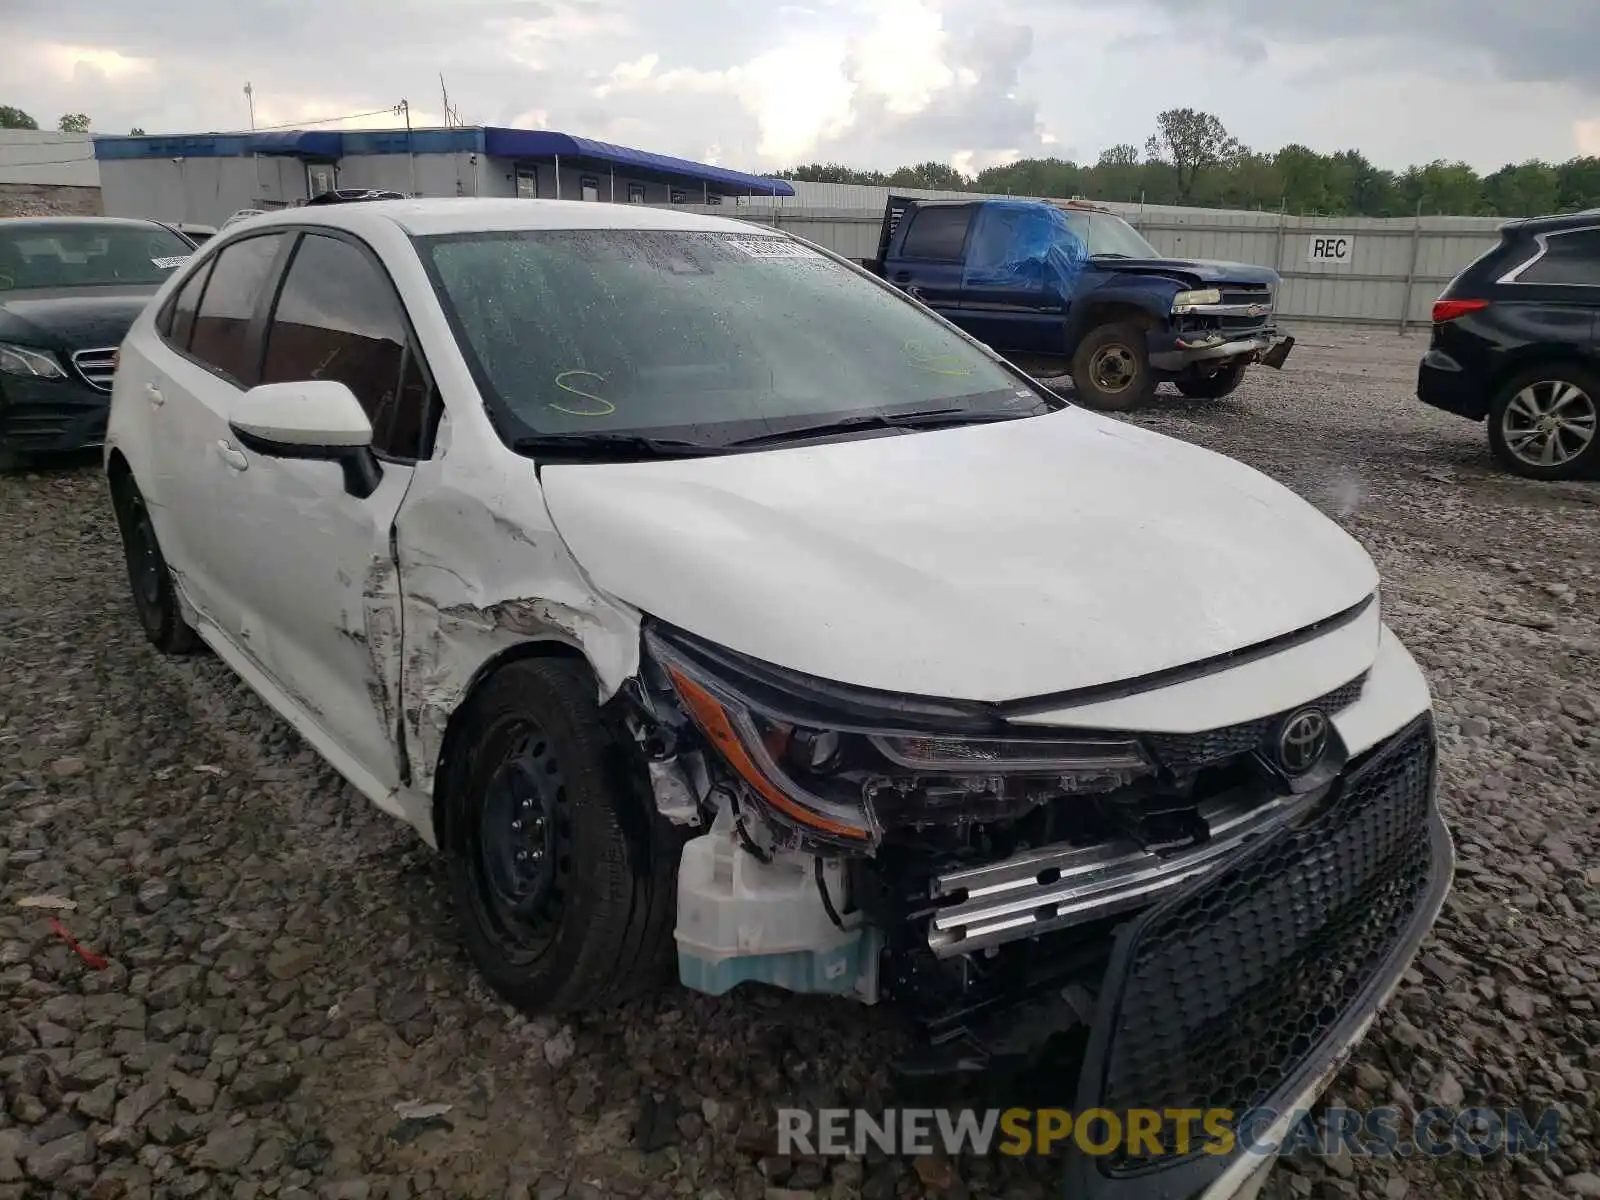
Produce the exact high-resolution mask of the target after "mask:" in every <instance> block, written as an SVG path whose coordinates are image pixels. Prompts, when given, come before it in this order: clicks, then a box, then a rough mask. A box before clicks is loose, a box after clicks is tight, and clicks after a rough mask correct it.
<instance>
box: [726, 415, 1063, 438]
mask: <svg viewBox="0 0 1600 1200" xmlns="http://www.w3.org/2000/svg"><path fill="white" fill-rule="evenodd" d="M1033 415H1034V414H1033V413H1031V412H987V413H986V412H974V411H973V410H972V409H970V408H929V409H924V410H923V411H921V412H910V413H859V414H857V415H855V416H849V417H840V418H839V419H838V420H837V421H824V422H822V423H821V424H818V425H801V426H800V427H799V428H796V429H785V430H782V431H781V432H778V433H760V434H757V435H756V436H755V437H747V438H740V439H739V440H738V441H736V442H730V443H729V445H731V446H761V445H766V444H769V443H772V442H790V441H800V440H804V439H805V438H814V437H826V436H827V435H828V434H831V433H854V432H855V431H856V430H858V429H934V428H937V427H939V426H941V425H981V424H984V423H986V422H990V421H1010V420H1015V419H1016V418H1018V417H1031V416H1033Z"/></svg>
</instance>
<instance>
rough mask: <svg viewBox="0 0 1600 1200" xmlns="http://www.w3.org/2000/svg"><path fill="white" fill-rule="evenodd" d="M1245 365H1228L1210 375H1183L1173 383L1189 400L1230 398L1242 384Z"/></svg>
mask: <svg viewBox="0 0 1600 1200" xmlns="http://www.w3.org/2000/svg"><path fill="white" fill-rule="evenodd" d="M1247 365H1248V364H1246V363H1243V362H1236V363H1230V364H1229V365H1228V366H1226V367H1223V368H1222V369H1221V370H1220V371H1213V372H1212V373H1211V374H1210V375H1183V376H1180V377H1179V378H1178V379H1176V380H1175V381H1174V382H1175V383H1176V384H1177V385H1178V390H1179V391H1180V392H1182V393H1183V394H1184V395H1185V396H1187V397H1189V399H1191V400H1221V399H1222V398H1223V397H1224V396H1231V395H1232V394H1233V392H1234V390H1235V389H1236V388H1237V387H1238V386H1239V385H1240V384H1241V383H1243V382H1244V369H1245V367H1246V366H1247Z"/></svg>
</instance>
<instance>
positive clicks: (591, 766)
mask: <svg viewBox="0 0 1600 1200" xmlns="http://www.w3.org/2000/svg"><path fill="white" fill-rule="evenodd" d="M595 691H596V689H595V684H594V679H593V677H592V676H591V675H590V674H589V672H588V670H587V668H586V667H584V666H583V665H582V664H580V663H577V662H573V661H571V660H569V659H564V658H532V659H524V660H522V661H520V662H515V663H512V664H510V665H508V666H506V667H503V668H501V669H500V670H499V671H497V672H496V673H495V674H494V675H492V676H490V678H489V679H488V680H487V681H486V682H485V683H484V684H483V686H482V687H480V688H479V689H478V690H477V692H475V693H474V695H473V696H472V698H471V699H470V700H469V701H468V702H467V703H468V707H467V709H466V711H465V712H464V713H463V714H462V719H463V724H462V726H461V730H460V734H459V736H458V737H457V738H456V739H455V746H454V748H453V749H452V751H451V755H450V761H449V762H447V763H446V765H445V770H446V772H447V774H446V777H445V788H446V790H445V794H444V797H443V799H444V814H443V817H444V819H443V825H444V828H443V830H441V836H440V841H441V845H442V848H443V849H444V850H445V854H446V863H447V872H448V875H449V879H450V889H451V895H452V900H453V903H454V907H455V911H456V917H457V920H458V922H459V924H460V927H461V931H462V936H463V939H464V940H465V942H466V946H467V951H468V953H469V954H470V956H471V958H472V961H473V963H474V964H475V965H476V966H477V968H478V970H479V971H480V972H482V974H483V977H484V979H485V980H487V981H488V983H489V985H490V986H491V987H492V988H493V989H494V990H495V991H496V992H498V993H499V994H500V995H501V996H502V997H504V998H505V999H506V1000H508V1001H510V1002H511V1003H512V1004H514V1005H516V1006H517V1007H518V1008H520V1009H523V1010H525V1011H530V1012H550V1013H555V1012H569V1011H574V1010H583V1009H593V1008H597V1007H604V1006H607V1005H611V1004H615V1003H618V1002H620V1001H622V1000H625V999H627V998H629V997H630V996H633V995H635V994H637V993H639V992H642V991H646V990H650V989H651V988H654V987H657V986H660V985H662V984H664V983H666V982H667V981H668V980H669V979H670V975H669V972H668V968H669V966H670V964H672V963H673V962H675V956H674V950H675V946H674V940H673V918H674V914H675V912H676V907H677V876H678V859H679V856H680V854H681V851H682V842H681V840H680V839H679V838H678V837H676V836H675V835H674V833H673V831H672V828H671V827H670V826H668V825H667V824H666V822H665V821H664V820H663V819H662V818H661V817H660V816H659V815H658V814H657V813H656V811H655V799H654V796H653V795H652V793H651V791H650V785H649V780H648V777H647V775H646V774H645V771H644V766H643V763H642V762H641V761H640V760H639V758H638V757H637V751H636V750H635V749H634V748H633V746H632V745H631V744H630V743H629V742H628V741H627V740H626V734H625V733H623V732H622V731H620V730H618V729H616V728H615V727H614V726H613V724H612V723H611V721H610V720H608V718H607V717H606V715H605V714H604V713H603V712H602V711H601V709H600V707H599V704H598V703H597V701H596V696H595Z"/></svg>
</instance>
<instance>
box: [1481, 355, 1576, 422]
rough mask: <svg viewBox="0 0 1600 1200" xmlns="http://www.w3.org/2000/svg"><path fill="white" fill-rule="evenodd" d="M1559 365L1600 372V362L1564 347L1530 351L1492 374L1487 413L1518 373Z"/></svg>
mask: <svg viewBox="0 0 1600 1200" xmlns="http://www.w3.org/2000/svg"><path fill="white" fill-rule="evenodd" d="M1557 367H1571V368H1573V369H1574V370H1577V371H1582V372H1583V373H1585V374H1588V375H1594V374H1597V373H1600V363H1593V362H1589V361H1587V360H1585V359H1582V358H1577V357H1575V356H1574V355H1573V353H1572V351H1570V350H1568V349H1566V348H1564V347H1556V346H1552V347H1550V348H1548V349H1540V350H1532V351H1529V352H1527V353H1525V354H1522V355H1520V356H1519V357H1518V358H1517V359H1515V360H1514V361H1512V362H1509V363H1507V364H1506V365H1505V366H1503V367H1501V368H1500V370H1498V371H1496V372H1495V373H1494V375H1492V376H1490V379H1489V386H1488V389H1487V395H1486V403H1485V404H1484V413H1485V415H1489V413H1490V410H1491V409H1493V408H1494V402H1495V401H1496V400H1498V399H1499V398H1500V393H1501V391H1503V390H1504V389H1505V386H1506V385H1507V384H1508V383H1510V382H1511V381H1512V380H1513V379H1515V378H1516V377H1517V376H1518V375H1521V374H1523V373H1525V372H1527V371H1532V370H1535V369H1538V370H1550V369H1553V368H1557Z"/></svg>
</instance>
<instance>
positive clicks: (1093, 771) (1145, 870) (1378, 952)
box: [630, 623, 1450, 1186]
mask: <svg viewBox="0 0 1600 1200" xmlns="http://www.w3.org/2000/svg"><path fill="white" fill-rule="evenodd" d="M643 660H644V661H643V666H642V669H641V675H640V678H639V680H638V687H637V688H636V689H633V691H632V694H631V696H630V701H631V703H632V704H633V705H634V707H635V717H634V718H633V719H634V723H635V728H636V733H637V734H638V736H639V737H640V742H641V746H642V747H643V748H644V749H645V751H646V754H647V756H648V757H650V758H651V761H652V768H651V773H652V777H653V778H654V780H655V782H656V788H657V797H658V802H659V803H660V805H661V807H662V809H663V811H664V812H666V813H667V815H668V816H669V817H670V818H672V819H675V820H677V821H679V822H680V823H682V824H692V825H698V826H699V830H700V831H699V832H698V833H697V834H696V835H695V836H693V837H692V838H691V839H690V840H689V842H688V844H687V848H686V850H685V854H684V858H683V864H682V868H681V870H680V876H679V895H678V900H679V917H678V926H677V938H678V948H679V965H680V976H681V978H682V980H683V982H684V983H685V984H686V985H688V986H690V987H694V988H698V989H699V990H703V991H707V992H711V993H722V992H725V991H727V990H728V989H730V988H732V987H734V986H736V985H737V984H738V983H740V982H743V981H746V980H760V981H764V982H768V983H774V984H777V985H779V986H783V987H788V988H791V989H792V990H796V991H806V992H822V993H832V994H838V995H853V996H855V997H856V998H858V999H861V1000H864V1001H867V1002H876V1001H877V1000H879V999H885V1000H892V1001H894V1002H895V1003H896V1004H897V1005H899V1006H901V1007H903V1008H904V1009H905V1010H907V1011H908V1012H909V1013H910V1014H911V1015H912V1017H913V1018H914V1019H915V1020H916V1022H917V1024H918V1025H919V1027H920V1028H921V1030H922V1032H923V1033H924V1034H925V1039H924V1042H923V1045H922V1047H921V1048H920V1049H919V1050H918V1051H917V1052H916V1054H914V1055H913V1056H912V1057H911V1058H909V1059H907V1060H906V1061H905V1062H904V1063H902V1064H901V1066H902V1069H904V1070H907V1071H912V1072H920V1073H926V1074H941V1075H943V1074H949V1073H951V1072H958V1071H966V1070H981V1069H985V1068H987V1067H989V1066H992V1065H994V1064H995V1063H996V1061H997V1060H1001V1059H1005V1058H1007V1057H1011V1056H1017V1057H1026V1056H1028V1055H1030V1054H1032V1053H1034V1052H1035V1051H1036V1050H1037V1048H1038V1046H1039V1044H1040V1042H1041V1041H1043V1040H1044V1039H1045V1038H1047V1037H1049V1036H1050V1035H1052V1034H1056V1033H1063V1032H1069V1031H1073V1030H1076V1031H1077V1035H1078V1038H1079V1042H1080V1045H1086V1046H1087V1047H1088V1049H1087V1053H1088V1054H1089V1061H1090V1064H1091V1069H1090V1070H1089V1071H1087V1072H1086V1073H1085V1074H1084V1080H1085V1081H1086V1082H1085V1084H1084V1087H1085V1088H1086V1089H1087V1091H1086V1092H1085V1096H1086V1097H1087V1098H1089V1099H1092V1100H1095V1101H1096V1102H1097V1103H1098V1102H1104V1103H1108V1104H1115V1105H1120V1106H1122V1107H1133V1106H1138V1107H1157V1108H1159V1107H1163V1106H1167V1105H1169V1104H1170V1105H1176V1104H1177V1100H1178V1099H1184V1100H1185V1104H1184V1105H1182V1107H1207V1105H1206V1104H1203V1103H1199V1101H1200V1100H1203V1099H1204V1098H1205V1097H1208V1096H1213V1095H1215V1094H1217V1092H1216V1089H1217V1088H1218V1087H1222V1088H1223V1089H1224V1090H1226V1091H1228V1093H1229V1094H1228V1096H1227V1100H1228V1102H1229V1104H1230V1105H1234V1104H1235V1102H1237V1103H1238V1104H1245V1103H1247V1102H1251V1103H1253V1102H1257V1101H1261V1100H1262V1099H1263V1098H1264V1097H1265V1098H1270V1097H1271V1096H1273V1095H1276V1094H1278V1092H1280V1091H1281V1090H1282V1089H1283V1088H1291V1087H1292V1086H1293V1084H1294V1082H1295V1080H1296V1079H1297V1078H1298V1077H1299V1076H1300V1075H1301V1074H1303V1073H1304V1072H1305V1071H1307V1070H1311V1069H1312V1068H1314V1067H1315V1066H1316V1065H1317V1063H1318V1062H1319V1061H1320V1060H1322V1059H1325V1058H1326V1055H1327V1053H1328V1050H1327V1046H1326V1044H1325V1043H1327V1042H1328V1041H1329V1039H1335V1038H1336V1035H1337V1033H1338V1030H1339V1028H1341V1027H1342V1026H1343V1025H1344V1024H1345V1023H1347V1022H1349V1021H1350V1020H1358V1019H1359V1018H1360V1016H1361V1015H1362V1010H1363V1009H1365V1010H1366V1015H1370V1010H1371V1008H1373V1007H1375V1005H1376V1003H1377V1001H1376V999H1375V997H1376V996H1378V995H1379V994H1380V993H1382V992H1383V990H1384V989H1385V988H1386V987H1387V986H1390V985H1392V983H1393V982H1394V980H1396V979H1397V978H1398V976H1399V973H1400V972H1401V971H1402V970H1403V969H1404V964H1405V961H1406V960H1407V959H1408V958H1409V955H1410V953H1411V952H1412V951H1413V950H1414V949H1415V944H1416V941H1417V939H1418V938H1419V937H1420V936H1421V932H1422V931H1424V930H1425V929H1426V928H1427V927H1428V926H1429V925H1430V924H1431V922H1432V920H1433V917H1434V915H1435V914H1436V912H1437V909H1438V903H1439V899H1440V897H1441V896H1442V888H1443V887H1444V886H1445V885H1446V884H1447V882H1448V877H1449V872H1450V863H1449V846H1448V840H1447V839H1446V838H1444V836H1443V827H1442V824H1441V823H1440V821H1439V816H1438V812H1437V808H1436V806H1435V803H1434V798H1433V778H1434V771H1435V766H1434V737H1433V730H1432V724H1431V718H1430V717H1429V716H1428V701H1427V692H1426V686H1425V684H1424V683H1423V682H1422V680H1421V676H1420V673H1419V672H1418V671H1417V668H1416V665H1415V663H1414V662H1413V661H1412V660H1411V659H1410V656H1409V655H1407V654H1406V653H1405V651H1404V649H1403V648H1402V647H1400V645H1399V643H1398V642H1397V641H1395V640H1394V639H1393V636H1392V635H1390V634H1388V633H1387V631H1385V632H1384V633H1383V635H1382V637H1381V639H1380V645H1379V648H1378V652H1377V654H1376V656H1375V657H1374V658H1372V659H1370V660H1368V661H1367V662H1366V663H1365V664H1364V665H1363V666H1362V667H1360V668H1359V672H1358V673H1357V674H1355V675H1354V676H1353V677H1352V678H1349V679H1348V680H1346V681H1344V682H1343V683H1341V684H1339V685H1338V686H1336V687H1333V688H1331V689H1328V690H1323V691H1321V693H1320V694H1317V695H1313V696H1309V697H1306V698H1305V699H1304V701H1303V702H1301V703H1297V704H1295V705H1293V707H1291V708H1289V709H1287V710H1285V711H1280V712H1273V713H1270V714H1268V715H1265V716H1261V717H1258V718H1254V719H1250V720H1245V721H1240V722H1235V723H1233V724H1230V725H1227V726H1223V727H1220V728H1203V729H1200V730H1198V731H1196V732H1183V733H1172V732H1156V731H1151V730H1148V729H1147V730H1143V731H1138V730H1117V729H1103V728H1095V729H1090V728H1076V727H1071V726H1066V725H1062V724H1060V723H1059V722H1057V721H1053V723H1052V724H1049V725H1042V724H1038V723H1037V722H1035V723H1032V724H1027V723H1021V722H1018V721H1014V720H1008V719H1007V717H1006V715H1005V713H1004V712H1003V711H1002V710H1000V709H997V708H996V707H995V706H989V705H978V704H962V703H952V702H946V701H938V700H929V699H921V698H915V697H889V696H886V695H884V694H882V693H868V692H865V691H863V690H861V689H855V688H844V687H840V686H838V685H832V684H827V683H823V682H821V681H817V680H810V679H806V678H804V677H797V676H795V675H793V674H792V673H790V672H786V671H783V670H781V669H779V668H775V667H772V666H770V665H769V664H761V663H757V662H754V661H753V660H747V659H742V658H739V657H737V656H734V655H732V654H731V653H730V652H727V651H724V650H720V649H719V648H716V647H713V646H710V645H708V644H706V643H704V642H702V641H699V640H698V639H695V638H693V637H691V636H689V635H687V634H683V633H681V632H680V631H676V630H672V629H669V628H666V627H663V626H661V625H659V624H653V623H647V626H646V634H645V654H644V656H643ZM1285 661H1286V662H1287V660H1285ZM1193 685H1194V681H1192V680H1190V681H1186V683H1185V686H1191V687H1192V686H1193ZM1099 711H1104V709H1103V708H1102V709H1100V710H1099ZM1230 962H1238V963H1239V964H1240V970H1239V971H1238V972H1237V973H1232V972H1230V971H1229V969H1228V964H1229V963H1230ZM1174 972H1176V974H1175V973H1174ZM1180 977H1182V978H1192V979H1193V980H1194V981H1195V982H1196V984H1197V985H1198V984H1201V983H1203V984H1204V985H1205V986H1204V987H1203V988H1201V987H1198V986H1197V987H1196V989H1194V990H1193V991H1192V992H1191V991H1189V990H1184V991H1183V992H1182V993H1181V994H1180V993H1179V992H1178V991H1177V990H1175V989H1173V988H1172V986H1171V980H1173V979H1175V978H1180ZM1308 1021H1309V1022H1310V1024H1307V1022H1308ZM1312 1026H1314V1028H1313V1027H1312ZM1152 1047H1153V1048H1152ZM1096 1064H1098V1065H1096ZM1163 1072H1166V1073H1165V1074H1163ZM1091 1083H1092V1086H1091ZM1141 1097H1142V1099H1141ZM1189 1100H1195V1101H1196V1103H1195V1104H1189V1103H1187V1101H1189ZM1212 1107H1214V1106H1212ZM1124 1166H1126V1167H1127V1170H1129V1171H1136V1170H1137V1169H1138V1167H1139V1164H1131V1165H1129V1164H1124ZM1108 1178H1109V1177H1108ZM1108 1186H1109V1185H1108Z"/></svg>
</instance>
